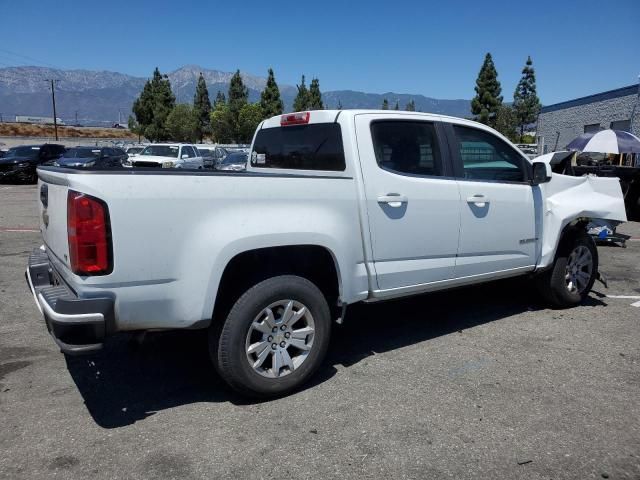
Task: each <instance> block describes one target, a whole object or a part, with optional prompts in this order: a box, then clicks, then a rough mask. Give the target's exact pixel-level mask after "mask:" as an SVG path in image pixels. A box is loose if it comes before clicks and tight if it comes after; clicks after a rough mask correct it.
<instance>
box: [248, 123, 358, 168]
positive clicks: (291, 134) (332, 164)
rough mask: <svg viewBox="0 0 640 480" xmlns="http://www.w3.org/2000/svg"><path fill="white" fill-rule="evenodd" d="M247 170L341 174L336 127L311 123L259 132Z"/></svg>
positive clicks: (341, 157) (339, 136)
mask: <svg viewBox="0 0 640 480" xmlns="http://www.w3.org/2000/svg"><path fill="white" fill-rule="evenodd" d="M251 166H252V167H256V168H284V169H291V170H325V171H336V172H342V171H344V170H345V168H346V166H345V160H344V147H343V145H342V131H341V130H340V125H339V124H337V123H312V124H307V125H291V126H286V127H276V128H265V129H262V130H259V131H258V133H257V135H256V139H255V141H254V146H253V152H251Z"/></svg>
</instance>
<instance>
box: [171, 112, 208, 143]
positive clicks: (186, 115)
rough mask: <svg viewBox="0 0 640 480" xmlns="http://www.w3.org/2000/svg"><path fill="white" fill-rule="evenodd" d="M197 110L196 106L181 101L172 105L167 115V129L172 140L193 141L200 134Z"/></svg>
mask: <svg viewBox="0 0 640 480" xmlns="http://www.w3.org/2000/svg"><path fill="white" fill-rule="evenodd" d="M199 121H200V119H199V117H198V111H197V109H196V107H192V106H191V105H187V104H186V103H182V104H179V105H176V106H175V107H173V110H171V113H169V115H168V116H167V123H166V127H167V131H168V133H169V136H170V138H171V140H173V141H174V142H189V143H193V142H195V141H196V140H197V139H198V135H200V133H201V132H200V125H199Z"/></svg>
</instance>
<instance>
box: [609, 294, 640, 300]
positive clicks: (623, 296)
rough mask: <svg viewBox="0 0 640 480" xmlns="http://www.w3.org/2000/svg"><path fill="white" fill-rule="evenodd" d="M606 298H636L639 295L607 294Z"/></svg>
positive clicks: (639, 296)
mask: <svg viewBox="0 0 640 480" xmlns="http://www.w3.org/2000/svg"><path fill="white" fill-rule="evenodd" d="M607 298H631V299H638V298H640V295H607Z"/></svg>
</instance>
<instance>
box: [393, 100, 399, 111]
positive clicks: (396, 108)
mask: <svg viewBox="0 0 640 480" xmlns="http://www.w3.org/2000/svg"><path fill="white" fill-rule="evenodd" d="M393 109H394V110H400V102H399V101H398V100H396V106H395V107H393Z"/></svg>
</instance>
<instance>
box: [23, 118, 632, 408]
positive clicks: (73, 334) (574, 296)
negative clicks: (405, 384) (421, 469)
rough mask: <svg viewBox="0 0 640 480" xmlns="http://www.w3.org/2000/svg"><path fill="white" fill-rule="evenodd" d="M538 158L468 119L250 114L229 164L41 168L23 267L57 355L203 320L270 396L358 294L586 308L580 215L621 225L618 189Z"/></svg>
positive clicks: (240, 377)
mask: <svg viewBox="0 0 640 480" xmlns="http://www.w3.org/2000/svg"><path fill="white" fill-rule="evenodd" d="M542 160H543V161H538V162H533V163H532V162H531V161H529V160H528V159H527V158H526V157H525V156H524V155H523V154H522V153H521V152H520V151H519V150H518V149H516V148H514V146H513V145H512V144H511V143H509V142H508V141H507V140H506V139H505V138H504V137H502V136H501V135H500V134H498V133H497V132H495V131H494V130H492V129H490V128H488V127H486V126H484V125H481V124H478V123H475V122H471V121H468V120H462V119H458V118H451V117H445V116H439V115H430V114H423V113H415V112H395V111H393V112H391V111H366V110H362V111H359V110H344V111H326V110H325V111H312V112H299V113H295V114H285V115H282V116H278V117H273V118H271V119H268V120H265V121H264V122H262V124H261V125H260V126H259V127H258V129H257V131H256V134H255V136H254V140H253V144H252V147H251V153H250V155H249V160H248V165H247V167H248V168H247V171H246V172H242V173H232V174H228V173H224V172H210V171H186V170H176V169H156V170H152V169H148V170H147V169H143V170H136V169H121V170H109V171H104V172H96V171H84V170H72V169H65V168H59V167H41V168H39V169H38V175H39V198H38V204H39V205H40V216H41V219H42V223H41V230H42V236H43V238H44V245H43V246H42V247H41V248H40V249H37V250H35V251H34V252H33V253H32V255H31V256H30V258H29V266H28V270H27V279H28V282H29V285H30V287H31V290H32V292H33V293H34V296H35V299H36V302H37V304H38V306H39V308H40V309H41V311H42V313H43V314H44V317H45V319H46V324H47V326H48V328H49V330H50V332H51V334H52V335H53V337H54V339H55V341H56V343H57V344H58V346H59V347H60V349H61V350H62V351H63V352H65V353H68V354H77V353H86V352H93V351H95V350H97V349H99V348H101V347H102V345H103V343H104V341H105V339H106V338H107V337H108V336H109V335H112V334H114V333H116V332H121V331H136V330H138V331H139V330H158V329H178V328H188V329H195V328H202V329H208V338H209V345H210V352H211V359H212V361H213V363H214V364H215V366H216V368H217V370H218V371H219V373H220V374H221V376H222V377H223V378H224V379H225V380H226V381H227V382H228V383H229V384H230V385H231V386H232V387H233V388H235V389H237V390H239V391H240V392H243V393H245V394H248V395H256V396H270V395H278V394H282V393H284V392H288V391H290V390H291V389H294V388H296V387H297V386H298V385H300V383H301V382H303V381H305V380H306V379H308V377H309V376H310V375H311V374H312V373H313V372H314V371H315V370H316V369H317V368H318V366H319V364H320V363H321V362H322V360H323V357H324V355H325V352H326V349H327V344H328V342H329V336H330V329H331V324H332V320H336V321H338V322H340V321H342V320H343V319H344V315H345V311H346V307H347V305H350V304H353V303H356V302H362V301H365V302H375V301H380V300H385V299H391V298H398V297H401V296H405V295H414V294H420V293H424V292H430V291H435V290H441V289H447V288H453V287H458V286H461V285H470V284H475V283H479V282H486V281H489V280H495V279H499V278H505V277H511V276H516V275H529V276H531V277H533V280H534V281H535V283H537V285H538V287H539V290H540V291H541V292H542V293H543V294H544V296H545V297H546V298H547V299H548V300H549V301H550V302H551V303H552V304H553V305H555V306H557V307H567V306H572V305H575V304H578V303H580V302H581V301H582V300H583V299H584V297H585V296H586V295H587V294H588V292H589V290H590V288H591V286H592V285H593V282H594V280H595V278H596V276H597V272H598V255H597V250H596V247H595V245H594V242H593V241H592V239H591V238H590V237H589V236H588V235H587V234H586V232H585V226H586V224H587V222H588V221H589V220H590V219H606V220H608V221H610V222H612V223H616V222H622V221H625V220H626V216H625V211H624V204H623V199H622V193H621V190H620V185H619V182H618V180H617V179H614V178H595V177H582V178H576V177H569V176H564V175H558V174H552V173H551V169H550V166H549V161H548V159H546V160H547V161H544V160H545V159H544V158H543V159H542ZM391 321H393V319H391Z"/></svg>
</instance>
